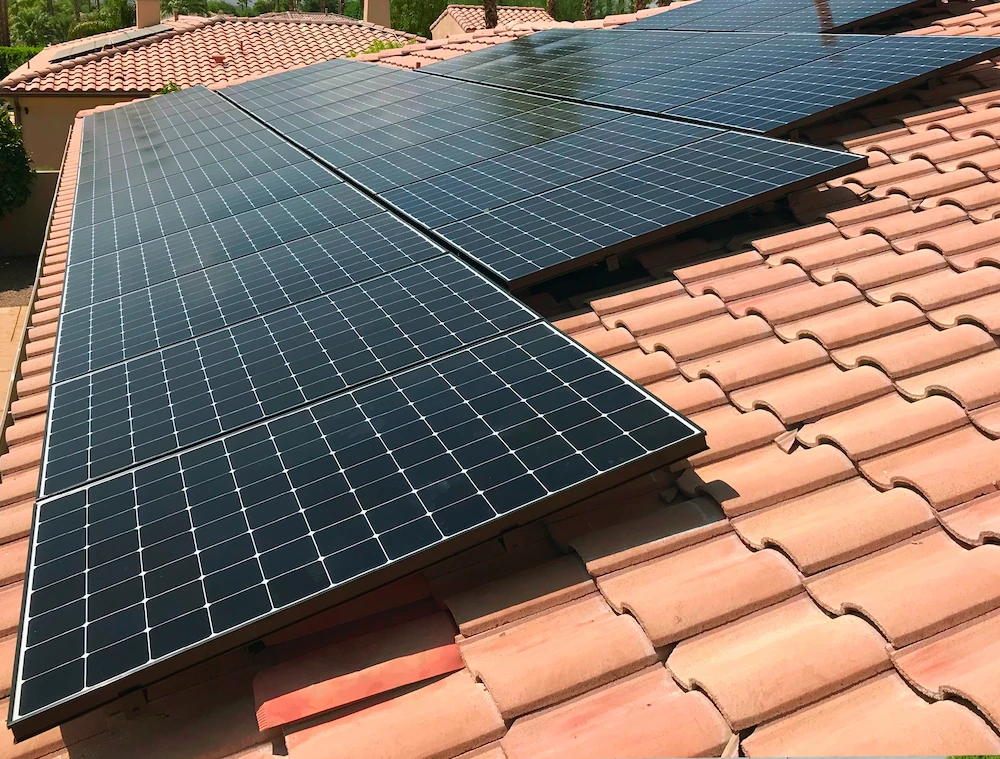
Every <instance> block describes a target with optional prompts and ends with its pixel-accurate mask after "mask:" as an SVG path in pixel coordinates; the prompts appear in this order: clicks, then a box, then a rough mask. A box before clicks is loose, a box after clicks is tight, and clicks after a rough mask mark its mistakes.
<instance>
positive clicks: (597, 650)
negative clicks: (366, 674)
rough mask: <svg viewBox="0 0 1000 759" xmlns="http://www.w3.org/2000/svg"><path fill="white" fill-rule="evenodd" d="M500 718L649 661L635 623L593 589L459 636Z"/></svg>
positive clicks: (653, 656) (464, 654) (650, 657)
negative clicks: (584, 595)
mask: <svg viewBox="0 0 1000 759" xmlns="http://www.w3.org/2000/svg"><path fill="white" fill-rule="evenodd" d="M459 647H460V648H461V651H462V658H463V659H465V662H466V664H467V665H468V667H469V669H470V670H471V671H472V672H473V674H474V675H475V676H476V677H477V679H479V680H481V681H482V682H483V683H485V685H486V687H487V688H488V689H489V692H490V695H492V696H493V698H494V699H495V701H496V703H497V705H498V706H499V708H500V713H501V714H503V716H504V718H505V719H511V718H513V717H517V716H520V715H522V714H526V713H527V712H530V711H534V710H535V709H540V708H542V707H544V706H549V705H551V704H554V703H558V702H559V701H564V700H566V699H568V698H572V697H573V696H577V695H579V694H581V693H583V692H585V691H588V690H591V689H592V688H596V687H597V686H599V685H604V684H606V683H609V682H611V681H613V680H616V679H618V678H620V677H623V676H624V675H627V674H630V673H632V672H636V671H638V670H640V669H642V668H644V667H647V666H649V665H650V664H653V663H654V662H655V661H656V653H655V652H654V651H653V647H652V645H651V644H650V642H649V640H648V639H647V638H646V636H645V635H644V634H643V633H642V630H641V629H640V628H639V625H638V624H637V623H636V621H635V620H634V619H632V618H631V617H628V616H619V615H617V614H615V613H614V612H613V611H612V610H611V609H610V608H609V607H608V605H607V603H606V602H605V601H604V599H603V598H602V597H601V596H599V595H592V596H590V597H588V598H583V599H581V600H578V601H573V602H571V603H569V604H565V605H563V606H559V607H556V608H553V609H550V610H548V611H544V612H542V613H540V614H538V615H536V616H534V617H531V618H528V619H525V620H522V621H519V622H514V623H512V624H509V625H504V626H503V627H500V628H497V629H495V630H492V631H490V632H487V633H483V634H482V635H480V636H476V637H474V638H470V639H466V640H464V641H461V642H460V643H459Z"/></svg>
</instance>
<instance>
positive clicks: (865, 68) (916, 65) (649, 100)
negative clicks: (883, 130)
mask: <svg viewBox="0 0 1000 759" xmlns="http://www.w3.org/2000/svg"><path fill="white" fill-rule="evenodd" d="M795 1H796V2H798V0H795ZM855 1H856V2H867V3H869V4H870V3H873V2H876V1H877V0H855ZM703 2H706V0H702V2H699V3H698V5H701V4H702V3H703ZM788 2H790V0H758V2H757V3H751V4H748V5H746V6H741V8H742V9H741V10H740V11H739V12H740V13H746V14H750V13H752V12H754V11H753V8H754V7H756V6H758V5H760V4H761V3H763V4H765V5H764V6H762V7H767V8H771V11H772V12H775V13H780V14H784V13H785V12H786V10H787V9H786V4H787V3H788ZM783 3H785V4H783ZM692 7H693V6H686V7H684V8H681V9H680V11H679V12H683V11H686V10H688V9H689V8H692ZM866 7H872V6H870V5H868V6H866ZM673 13H674V11H671V12H668V13H663V14H659V15H657V16H651V17H648V18H647V19H645V20H646V21H649V20H650V19H654V18H660V17H662V16H670V15H672V14H673ZM719 15H720V16H724V17H726V18H727V19H737V18H739V16H738V15H737V14H736V12H734V11H725V12H722V13H720V14H719ZM731 26H733V28H738V27H739V22H734V23H733V24H731ZM631 28H632V25H626V26H625V27H623V28H622V29H631ZM622 29H616V30H608V31H604V32H603V36H600V37H591V35H592V34H597V33H596V32H590V31H587V30H581V31H578V32H577V34H578V36H580V37H583V38H587V37H590V38H591V39H592V40H595V42H592V43H591V44H588V45H585V46H580V45H575V44H574V42H575V40H574V39H573V38H567V37H563V36H560V37H557V38H555V39H554V40H553V41H552V42H551V43H549V44H540V45H537V46H534V47H533V46H530V45H528V44H527V43H526V40H528V39H530V38H522V39H519V40H515V41H513V42H511V43H509V44H505V45H503V46H501V47H503V48H505V51H506V52H505V54H504V55H499V54H494V55H491V56H483V57H482V58H480V57H479V55H478V53H476V52H473V53H469V54H468V55H464V56H462V57H461V59H460V60H461V61H463V62H462V63H460V64H454V65H452V66H451V67H441V68H438V67H437V65H435V66H429V67H427V68H426V70H424V69H422V70H421V71H423V72H425V73H429V74H431V75H437V76H441V77H448V78H454V79H458V80H460V81H468V82H475V83H482V84H486V85H491V86H494V87H502V88H510V89H512V90H518V91H526V92H532V93H536V94H539V95H548V96H552V97H556V98H560V99H565V100H570V101H574V102H586V103H592V104H595V105H603V106H610V107H613V108H624V109H627V110H631V111H638V112H643V113H650V114H656V115H663V116H669V117H675V118H681V119H686V120H692V121H697V122H701V123H710V124H716V125H719V126H725V127H730V128H736V129H742V130H745V131H755V132H761V133H764V134H771V135H776V134H782V133H785V132H787V131H789V130H790V129H793V128H796V127H799V126H803V125H804V124H805V123H807V122H808V121H810V120H813V119H817V118H820V117H821V116H826V115H830V114H831V113H833V112H834V109H836V108H838V107H843V106H845V105H847V104H852V105H859V104H861V103H863V102H867V101H871V100H873V99H876V98H878V97H882V96H884V95H886V94H889V93H890V92H892V91H893V89H895V88H897V87H899V86H901V85H902V84H904V83H905V84H913V83H914V81H915V80H919V79H920V78H922V77H927V76H930V75H931V74H933V73H938V74H940V73H947V72H948V71H952V70H956V69H958V68H960V67H962V66H964V65H967V64H968V63H971V62H973V61H975V60H976V59H977V58H979V57H984V56H987V55H989V54H991V53H996V52H997V50H998V49H1000V46H997V45H996V41H995V40H990V39H985V38H968V37H966V38H936V37H935V38H927V37H904V38H898V37H879V36H871V35H850V36H833V35H820V34H788V33H779V32H777V31H770V32H764V29H763V27H760V28H758V29H757V30H755V31H754V32H753V33H750V32H743V31H700V32H693V31H692V32H685V33H680V32H676V31H646V30H642V29H639V30H632V31H623V30H622ZM544 34H546V33H545V32H542V33H540V35H532V37H535V36H541V35H544ZM657 38H659V39H660V44H659V45H650V46H648V49H644V50H643V49H641V48H642V47H643V44H645V43H643V44H639V41H648V40H656V39H657ZM899 39H902V40H904V42H902V43H897V42H895V40H899ZM956 41H957V43H958V44H951V43H952V42H956ZM897 45H898V47H897ZM625 50H630V51H638V52H633V53H632V54H624V52H623V51H625Z"/></svg>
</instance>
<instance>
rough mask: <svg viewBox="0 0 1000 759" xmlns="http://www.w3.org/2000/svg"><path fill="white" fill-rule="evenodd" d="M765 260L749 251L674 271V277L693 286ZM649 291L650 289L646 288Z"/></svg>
mask: <svg viewBox="0 0 1000 759" xmlns="http://www.w3.org/2000/svg"><path fill="white" fill-rule="evenodd" d="M763 261H764V258H763V257H762V256H761V255H760V253H757V252H756V251H752V250H748V251H746V252H745V253H737V254H735V255H732V256H725V257H724V258H716V259H714V260H712V261H706V262H705V263H701V264H695V265H693V266H686V267H684V268H683V269H677V270H676V271H674V276H675V277H676V278H677V281H678V282H681V283H682V284H684V285H691V284H693V283H695V282H698V281H700V280H704V279H714V278H716V277H720V276H724V275H726V274H731V273H733V272H736V271H740V270H741V269H749V268H751V267H754V266H757V265H759V264H761V263H763ZM646 289H649V288H646Z"/></svg>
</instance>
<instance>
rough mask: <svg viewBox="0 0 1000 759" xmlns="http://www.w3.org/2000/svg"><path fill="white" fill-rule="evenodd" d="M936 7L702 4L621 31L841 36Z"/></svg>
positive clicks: (759, 1) (868, 2)
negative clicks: (851, 30)
mask: <svg viewBox="0 0 1000 759" xmlns="http://www.w3.org/2000/svg"><path fill="white" fill-rule="evenodd" d="M930 4H931V3H929V2H927V0H917V2H913V0H820V1H819V2H816V0H751V2H746V0H743V1H742V2H741V1H740V0H699V2H698V3H695V4H692V5H689V6H686V7H682V8H676V9H673V10H669V11H667V12H665V13H658V14H655V15H653V16H648V17H646V18H644V19H640V20H638V21H634V22H632V23H629V24H625V25H623V26H622V27H619V28H620V29H625V30H632V29H688V30H698V31H720V32H724V31H749V30H755V29H761V30H763V29H769V30H770V29H773V30H776V31H796V32H813V33H817V32H822V33H835V32H844V31H848V30H850V29H852V28H854V27H856V26H858V25H859V24H871V23H874V22H877V21H879V20H881V19H882V18H884V17H886V16H892V15H898V14H902V13H908V12H911V11H913V10H915V9H916V8H918V7H920V6H922V5H930Z"/></svg>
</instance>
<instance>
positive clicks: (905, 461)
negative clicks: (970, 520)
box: [860, 425, 1000, 509]
mask: <svg viewBox="0 0 1000 759" xmlns="http://www.w3.org/2000/svg"><path fill="white" fill-rule="evenodd" d="M998 452H1000V441H995V440H991V439H990V438H988V437H986V436H984V435H983V434H982V433H980V432H979V431H977V430H976V429H975V428H974V427H972V426H969V425H967V426H962V427H959V428H957V429H956V430H954V431H951V432H947V433H945V434H943V435H940V436H938V437H933V438H930V439H928V440H924V441H922V442H920V443H916V444H914V445H911V446H909V447H907V448H903V449H900V450H898V451H895V452H893V453H887V454H884V455H881V456H878V457H876V458H873V459H868V460H866V461H864V462H862V463H861V465H860V468H861V471H862V472H863V473H864V475H865V476H866V477H868V479H870V480H871V481H872V482H874V483H875V484H876V485H878V486H879V487H882V488H890V487H893V486H896V485H908V486H910V487H913V488H915V489H916V490H917V491H918V492H920V494H921V495H923V496H924V497H925V498H926V499H927V500H928V502H929V503H930V504H931V505H932V506H933V507H934V508H936V509H946V508H948V507H949V506H955V505H957V504H959V503H962V502H964V501H968V500H971V499H972V498H975V497H977V496H980V495H984V494H986V493H991V492H993V491H994V490H996V489H997V488H996V483H997V481H998V480H1000V455H998Z"/></svg>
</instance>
